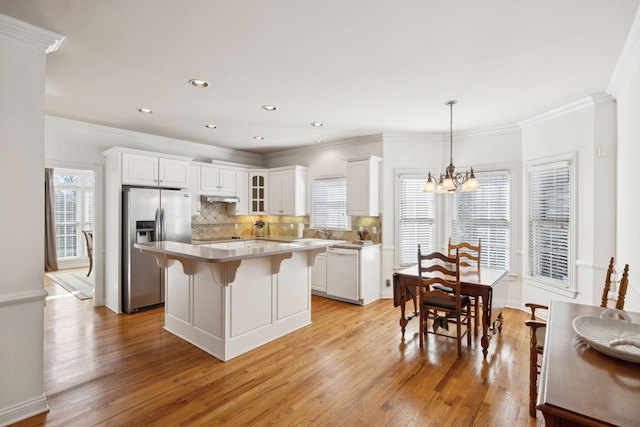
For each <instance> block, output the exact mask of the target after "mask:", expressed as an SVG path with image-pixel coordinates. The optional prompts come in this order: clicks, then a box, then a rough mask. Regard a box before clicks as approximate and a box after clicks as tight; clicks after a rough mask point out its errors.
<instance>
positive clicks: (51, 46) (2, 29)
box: [0, 14, 64, 53]
mask: <svg viewBox="0 0 640 427" xmlns="http://www.w3.org/2000/svg"><path fill="white" fill-rule="evenodd" d="M0 34H3V35H5V36H7V37H11V38H13V39H16V40H19V41H21V42H25V43H29V44H32V45H35V46H38V47H41V48H42V49H44V51H45V53H51V52H55V51H56V50H58V48H59V47H60V45H61V44H62V42H63V41H64V36H62V35H60V34H57V33H54V32H53V31H49V30H45V29H43V28H40V27H36V26H35V25H32V24H29V23H27V22H24V21H21V20H19V19H16V18H12V17H11V16H7V15H2V14H0Z"/></svg>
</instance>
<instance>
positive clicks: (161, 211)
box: [160, 208, 167, 240]
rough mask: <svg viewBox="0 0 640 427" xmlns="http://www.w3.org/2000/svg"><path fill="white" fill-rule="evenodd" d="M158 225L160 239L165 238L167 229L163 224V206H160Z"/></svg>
mask: <svg viewBox="0 0 640 427" xmlns="http://www.w3.org/2000/svg"><path fill="white" fill-rule="evenodd" d="M160 226H161V227H162V240H165V238H166V234H167V229H166V227H165V224H164V208H160Z"/></svg>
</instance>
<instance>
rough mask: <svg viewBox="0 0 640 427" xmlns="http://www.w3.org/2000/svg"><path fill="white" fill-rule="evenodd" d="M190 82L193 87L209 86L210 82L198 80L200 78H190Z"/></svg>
mask: <svg viewBox="0 0 640 427" xmlns="http://www.w3.org/2000/svg"><path fill="white" fill-rule="evenodd" d="M189 84H190V85H191V86H193V87H199V88H205V87H209V83H207V82H205V81H204V80H198V79H191V80H189Z"/></svg>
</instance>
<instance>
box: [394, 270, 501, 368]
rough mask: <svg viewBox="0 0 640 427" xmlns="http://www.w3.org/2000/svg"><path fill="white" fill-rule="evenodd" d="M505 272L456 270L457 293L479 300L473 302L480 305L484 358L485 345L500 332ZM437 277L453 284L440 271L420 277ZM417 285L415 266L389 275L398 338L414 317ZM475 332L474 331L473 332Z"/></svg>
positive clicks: (416, 312)
mask: <svg viewBox="0 0 640 427" xmlns="http://www.w3.org/2000/svg"><path fill="white" fill-rule="evenodd" d="M507 273H508V271H507V270H505V269H498V268H480V269H477V268H475V267H473V268H469V267H467V268H461V270H460V292H461V293H462V294H464V295H469V296H472V297H475V298H476V299H479V301H477V303H479V302H481V305H482V338H481V340H480V343H481V345H482V355H483V357H484V358H486V357H487V354H488V351H489V350H488V349H489V342H490V340H491V337H492V336H493V334H494V333H495V332H496V330H497V331H498V332H502V324H503V318H502V309H503V308H504V306H505V304H506V300H507V291H508V288H507V283H506V282H507V281H506V280H504V278H505V277H506V276H507ZM433 276H440V277H443V278H444V279H445V280H447V281H450V282H453V281H455V277H453V276H447V275H445V274H443V273H440V272H437V271H436V272H431V273H428V275H425V276H424V277H425V278H427V277H433ZM417 286H418V265H417V264H416V265H413V266H411V267H407V268H404V269H401V270H398V271H396V272H395V273H394V274H393V304H394V307H398V306H399V307H400V322H399V323H400V329H401V331H402V338H403V339H404V333H405V329H406V326H407V324H408V323H409V321H410V320H411V319H413V318H414V317H416V316H418V307H417V299H416V298H417V297H416V296H417ZM409 300H411V301H413V307H414V311H413V313H410V314H407V313H406V306H407V302H408V301H409ZM476 333H477V331H476Z"/></svg>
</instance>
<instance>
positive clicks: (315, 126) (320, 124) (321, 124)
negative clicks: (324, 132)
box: [311, 122, 324, 128]
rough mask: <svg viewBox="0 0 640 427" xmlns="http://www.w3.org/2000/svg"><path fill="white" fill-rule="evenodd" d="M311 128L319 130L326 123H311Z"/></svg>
mask: <svg viewBox="0 0 640 427" xmlns="http://www.w3.org/2000/svg"><path fill="white" fill-rule="evenodd" d="M311 126H313V127H314V128H319V127H320V126H324V123H320V122H313V123H311Z"/></svg>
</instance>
